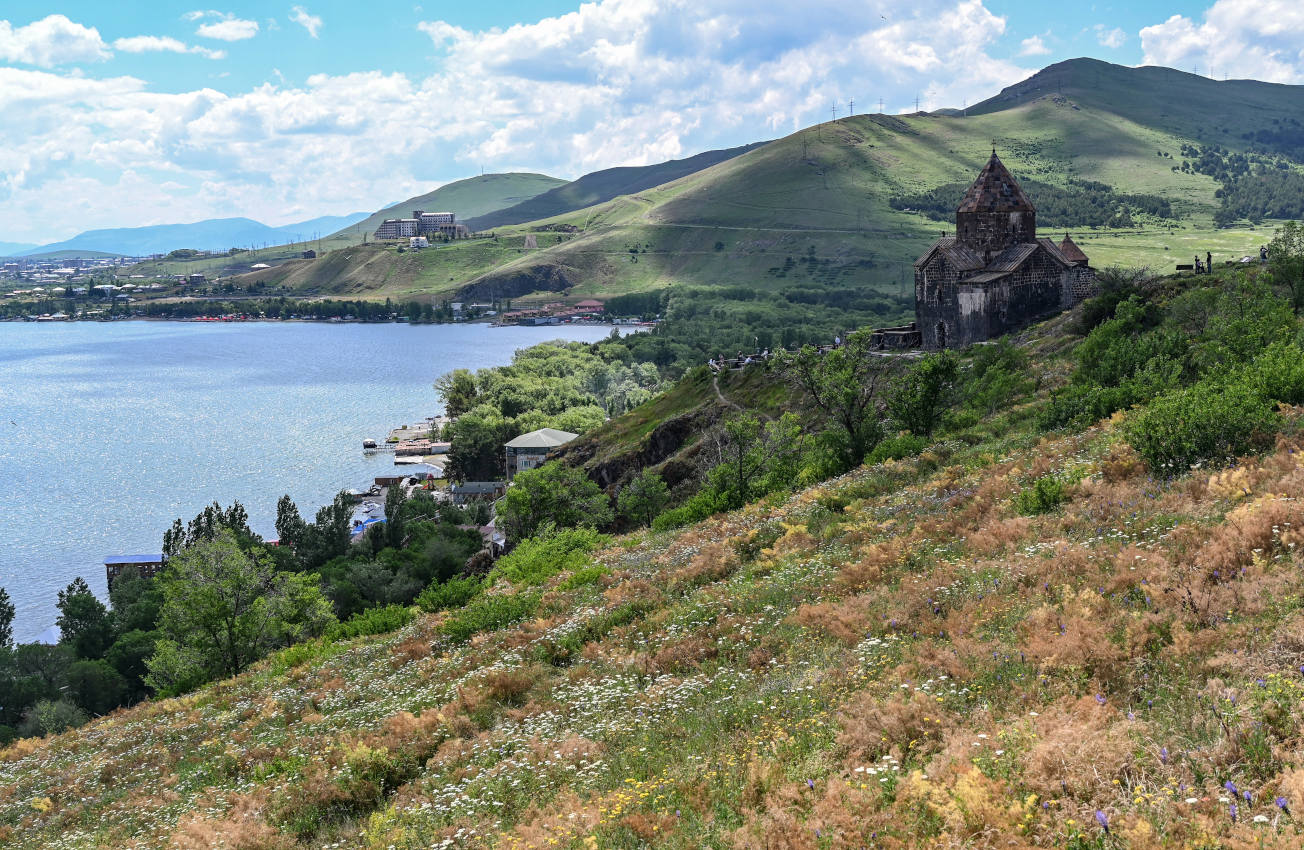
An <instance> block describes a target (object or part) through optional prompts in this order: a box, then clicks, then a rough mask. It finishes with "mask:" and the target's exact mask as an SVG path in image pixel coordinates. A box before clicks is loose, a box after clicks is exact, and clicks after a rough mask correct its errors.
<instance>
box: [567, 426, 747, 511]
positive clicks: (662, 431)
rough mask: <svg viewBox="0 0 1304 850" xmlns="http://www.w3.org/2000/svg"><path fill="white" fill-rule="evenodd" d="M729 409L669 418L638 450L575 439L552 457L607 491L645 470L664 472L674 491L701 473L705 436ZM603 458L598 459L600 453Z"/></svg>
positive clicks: (664, 477) (642, 442) (647, 437)
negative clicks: (612, 448)
mask: <svg viewBox="0 0 1304 850" xmlns="http://www.w3.org/2000/svg"><path fill="white" fill-rule="evenodd" d="M724 413H725V408H724V407H723V406H722V405H719V404H709V405H703V406H702V407H699V408H697V409H695V410H692V411H689V412H688V413H684V414H681V415H680V416H676V417H674V418H673V419H667V420H666V421H665V422H662V423H661V424H659V425H657V426H656V427H655V428H653V429H652V431H651V433H649V434H648V435H647V436H646V437H645V438H643V440H642V441H641V442H640V443H639V445H638V446H637V447H632V448H631V449H628V450H626V451H623V452H615V453H611V452H610V446H605V445H603V444H602V443H601V442H599V441H598V440H597V439H595V438H593V437H589V438H587V439H579V440H575V441H574V442H572V443H568V444H567V445H565V446H563V447H562V448H561V449H559V450H558V451H557V452H555V453H554V454H553V455H552V457H555V458H557V459H559V460H561V461H563V462H564V463H567V464H570V465H572V466H579V467H582V468H583V469H584V471H585V472H587V473H588V476H589V478H591V479H592V480H593V481H595V482H597V484H598V485H599V486H600V487H602V488H603V489H604V490H607V491H609V492H613V491H614V490H615V489H616V488H618V487H619V485H621V484H623V483H624V482H626V481H628V480H629V479H631V478H633V477H634V476H635V475H637V474H638V473H639V472H640V471H642V470H644V469H650V470H652V471H654V472H657V473H660V475H661V477H662V478H663V479H664V480H665V482H666V484H667V486H669V487H670V488H671V489H674V488H675V487H677V486H678V485H680V484H681V483H683V482H685V481H688V480H690V479H692V478H694V477H696V476H697V474H698V459H697V455H698V452H699V451H700V450H701V436H702V434H704V433H705V432H706V431H707V430H708V429H709V428H710V427H711V426H712V425H714V424H715V423H716V422H717V421H719V419H720V417H721V416H722V415H723V414H724ZM604 450H606V451H605V453H604V456H603V457H600V458H599V457H598V453H599V452H600V451H604Z"/></svg>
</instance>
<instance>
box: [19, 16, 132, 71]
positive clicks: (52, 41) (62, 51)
mask: <svg viewBox="0 0 1304 850" xmlns="http://www.w3.org/2000/svg"><path fill="white" fill-rule="evenodd" d="M109 56H110V53H109V50H108V47H107V46H106V45H105V44H104V39H102V38H100V33H99V30H97V29H95V28H94V27H87V26H83V25H82V24H79V23H76V22H74V21H70V20H68V18H66V17H64V16H63V15H48V16H46V17H44V18H42V19H41V20H39V21H33V22H32V23H30V24H28V25H27V26H22V27H15V26H14V25H13V24H11V23H9V21H0V61H3V62H20V63H22V64H24V65H37V66H39V67H41V68H53V67H54V66H55V65H68V64H73V63H77V62H98V61H99V60H101V59H108V58H109Z"/></svg>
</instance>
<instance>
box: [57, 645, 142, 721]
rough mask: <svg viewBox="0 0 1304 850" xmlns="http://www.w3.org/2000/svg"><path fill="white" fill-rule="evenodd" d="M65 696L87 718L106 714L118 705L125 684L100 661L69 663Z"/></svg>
mask: <svg viewBox="0 0 1304 850" xmlns="http://www.w3.org/2000/svg"><path fill="white" fill-rule="evenodd" d="M67 675H68V695H69V696H70V697H72V699H73V701H74V702H76V703H77V705H78V706H80V707H81V708H82V709H84V710H85V711H86V712H87V713H88V714H90V715H93V716H98V715H101V714H108V713H109V712H110V711H112V710H113V709H115V708H117V707H118V706H120V705H122V702H123V700H124V699H125V698H126V696H127V680H126V678H124V677H123V675H122V674H121V673H119V672H118V671H117V670H116V669H114V667H113V665H112V664H110V663H109V662H107V661H105V660H103V659H96V660H94V661H90V660H82V661H76V662H73V663H72V664H71V665H69V667H68V674H67Z"/></svg>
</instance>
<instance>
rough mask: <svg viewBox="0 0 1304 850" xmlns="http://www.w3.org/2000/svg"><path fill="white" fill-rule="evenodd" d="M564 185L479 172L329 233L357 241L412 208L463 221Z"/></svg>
mask: <svg viewBox="0 0 1304 850" xmlns="http://www.w3.org/2000/svg"><path fill="white" fill-rule="evenodd" d="M565 185H566V181H565V180H562V179H561V178H559V177H549V176H548V175H546V174H529V173H523V172H511V173H507V174H481V175H480V176H478V177H468V178H467V179H465V180H455V181H454V182H452V183H446V184H444V185H443V186H440V187H439V188H438V189H435V190H434V191H433V192H427V193H425V194H424V195H417V196H416V197H415V198H408V199H407V200H406V201H403V202H401V203H397V204H393V205H391V206H388V207H385V208H384V209H382V210H378V211H377V212H375V213H372V214H371V215H370V216H369V217H367V218H365V219H363V220H362V221H360V222H358V223H357V224H352V225H349V226H348V227H346V228H344V229H343V230H340V231H338V232H337V233H335V234H332V236H333V237H338V236H347V237H353V238H356V239H359V240H360V239H361V237H362V234H364V233H365V234H367V236H370V235H371V234H372V233H374V232H375V230H376V228H377V227H379V226H380V224H381V222H383V221H384V220H385V219H387V218H410V217H411V216H412V211H413V210H425V211H426V212H453V213H456V214H457V220H458V221H466V220H467V219H473V218H476V217H477V216H484V215H486V214H488V213H492V212H494V211H495V210H501V209H503V208H505V207H506V208H511V207H514V206H516V205H517V204H520V203H521V202H523V201H528V200H529V199H530V198H533V197H535V196H536V195H539V194H541V193H544V192H547V191H549V190H552V189H556V188H557V187H559V186H565Z"/></svg>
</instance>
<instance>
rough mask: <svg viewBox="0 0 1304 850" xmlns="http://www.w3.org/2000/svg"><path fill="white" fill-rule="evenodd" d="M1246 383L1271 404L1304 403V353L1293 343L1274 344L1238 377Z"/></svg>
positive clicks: (1240, 381) (1239, 381)
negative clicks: (1271, 402) (1273, 402)
mask: <svg viewBox="0 0 1304 850" xmlns="http://www.w3.org/2000/svg"><path fill="white" fill-rule="evenodd" d="M1237 381H1238V383H1242V384H1245V385H1246V386H1248V387H1249V388H1251V389H1252V390H1253V391H1255V392H1257V393H1258V394H1259V395H1261V396H1263V397H1264V398H1265V399H1269V400H1270V401H1280V402H1283V403H1285V404H1301V403H1304V351H1302V350H1300V347H1299V345H1297V344H1296V343H1293V342H1277V343H1273V344H1272V345H1270V346H1268V347H1267V348H1266V349H1264V351H1263V353H1262V354H1260V355H1259V356H1258V357H1255V358H1254V360H1253V361H1252V362H1251V363H1250V364H1249V365H1248V366H1247V367H1245V368H1244V369H1243V370H1241V372H1240V373H1239V374H1238V375H1237Z"/></svg>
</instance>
